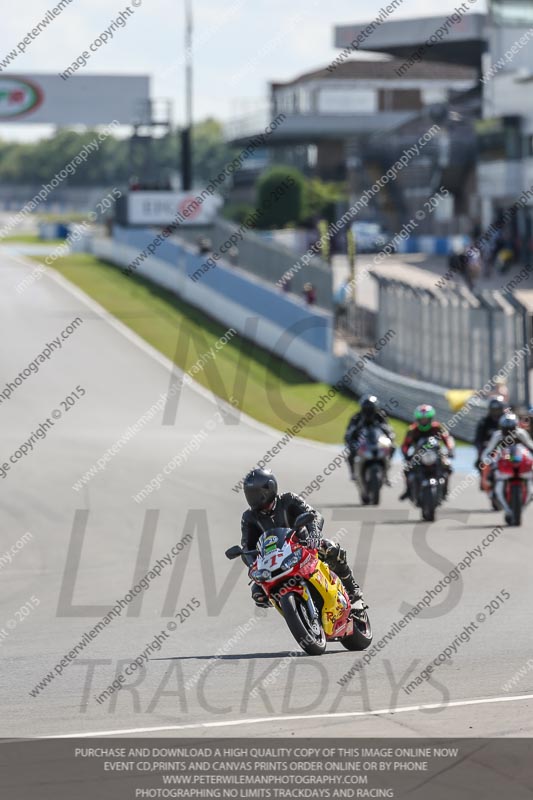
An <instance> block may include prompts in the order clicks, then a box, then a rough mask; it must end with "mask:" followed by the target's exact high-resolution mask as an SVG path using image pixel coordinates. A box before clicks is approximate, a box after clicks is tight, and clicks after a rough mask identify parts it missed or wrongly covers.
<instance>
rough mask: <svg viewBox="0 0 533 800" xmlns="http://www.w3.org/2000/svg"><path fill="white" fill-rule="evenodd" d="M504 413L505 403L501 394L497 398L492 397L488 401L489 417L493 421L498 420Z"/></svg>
mask: <svg viewBox="0 0 533 800" xmlns="http://www.w3.org/2000/svg"><path fill="white" fill-rule="evenodd" d="M504 412H505V401H504V399H503V397H502V396H501V394H499V395H498V396H497V397H492V398H491V400H490V401H489V416H490V417H491V419H493V420H495V421H496V420H499V419H500V417H501V416H502V414H503V413H504Z"/></svg>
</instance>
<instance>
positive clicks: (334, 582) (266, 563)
mask: <svg viewBox="0 0 533 800" xmlns="http://www.w3.org/2000/svg"><path fill="white" fill-rule="evenodd" d="M292 533H293V531H292V530H291V529H290V528H274V529H272V530H270V531H266V532H265V533H264V534H262V536H261V537H260V539H259V541H258V543H257V557H256V559H255V561H254V563H253V564H252V566H251V567H250V569H249V576H250V578H251V579H252V580H253V581H254V582H256V583H259V584H260V585H261V586H262V587H263V589H264V590H265V592H266V593H267V596H268V597H269V599H270V602H271V603H272V604H273V605H274V606H275V607H276V608H277V609H278V610H279V604H278V602H277V601H276V595H279V596H283V594H284V593H286V592H298V594H301V595H302V597H303V599H304V600H305V601H306V602H307V604H308V607H309V610H310V612H311V614H312V616H315V617H316V614H317V612H319V613H320V616H321V621H322V626H323V628H324V632H325V634H326V636H327V637H328V638H336V637H338V636H346V635H349V634H350V633H351V632H352V629H353V623H352V621H351V619H350V616H349V614H350V608H351V607H350V601H349V598H348V596H347V594H346V592H345V590H344V587H343V585H342V582H341V580H340V578H338V577H337V575H335V573H333V572H332V571H331V570H330V569H329V567H327V566H326V564H324V563H323V562H322V561H320V559H319V558H318V553H317V551H316V550H313V549H310V548H307V547H306V546H305V545H301V544H300V543H298V542H297V541H296V540H295V539H294V536H291V534H292ZM306 582H308V583H309V584H311V585H312V586H313V587H314V589H315V590H316V591H317V593H318V595H319V596H320V598H321V600H322V603H321V609H320V610H319V609H317V608H316V606H315V604H314V602H313V599H312V597H311V594H310V592H309V590H308V586H307V585H306Z"/></svg>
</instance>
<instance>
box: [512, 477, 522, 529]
mask: <svg viewBox="0 0 533 800" xmlns="http://www.w3.org/2000/svg"><path fill="white" fill-rule="evenodd" d="M510 506H511V525H513V526H515V527H518V526H519V525H521V524H522V487H521V486H512V487H511V502H510Z"/></svg>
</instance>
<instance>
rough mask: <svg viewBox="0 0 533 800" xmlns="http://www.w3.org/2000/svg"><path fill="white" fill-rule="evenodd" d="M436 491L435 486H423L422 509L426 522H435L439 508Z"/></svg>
mask: <svg viewBox="0 0 533 800" xmlns="http://www.w3.org/2000/svg"><path fill="white" fill-rule="evenodd" d="M435 495H436V490H435V489H434V488H433V486H428V485H426V486H423V487H422V492H421V495H420V508H421V509H422V518H423V519H424V520H425V521H426V522H434V521H435V509H436V508H437V498H436V496H435Z"/></svg>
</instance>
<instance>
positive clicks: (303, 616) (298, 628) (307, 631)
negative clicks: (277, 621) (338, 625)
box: [280, 592, 326, 656]
mask: <svg viewBox="0 0 533 800" xmlns="http://www.w3.org/2000/svg"><path fill="white" fill-rule="evenodd" d="M280 606H281V610H282V612H283V616H284V617H285V622H286V623H287V626H288V628H289V630H290V632H291V633H292V635H293V636H294V638H295V639H296V641H297V642H298V644H299V645H300V647H301V648H302V650H303V651H304V652H305V653H307V655H309V656H321V655H322V654H323V653H325V651H326V634H325V633H324V629H323V628H322V625H321V623H320V621H319V620H315V621H314V622H313V621H312V620H311V618H310V615H309V609H308V607H307V603H306V602H305V600H304V599H303V597H302V596H301V595H300V594H297V593H296V592H289V593H287V594H285V595H283V597H282V598H281V601H280Z"/></svg>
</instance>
